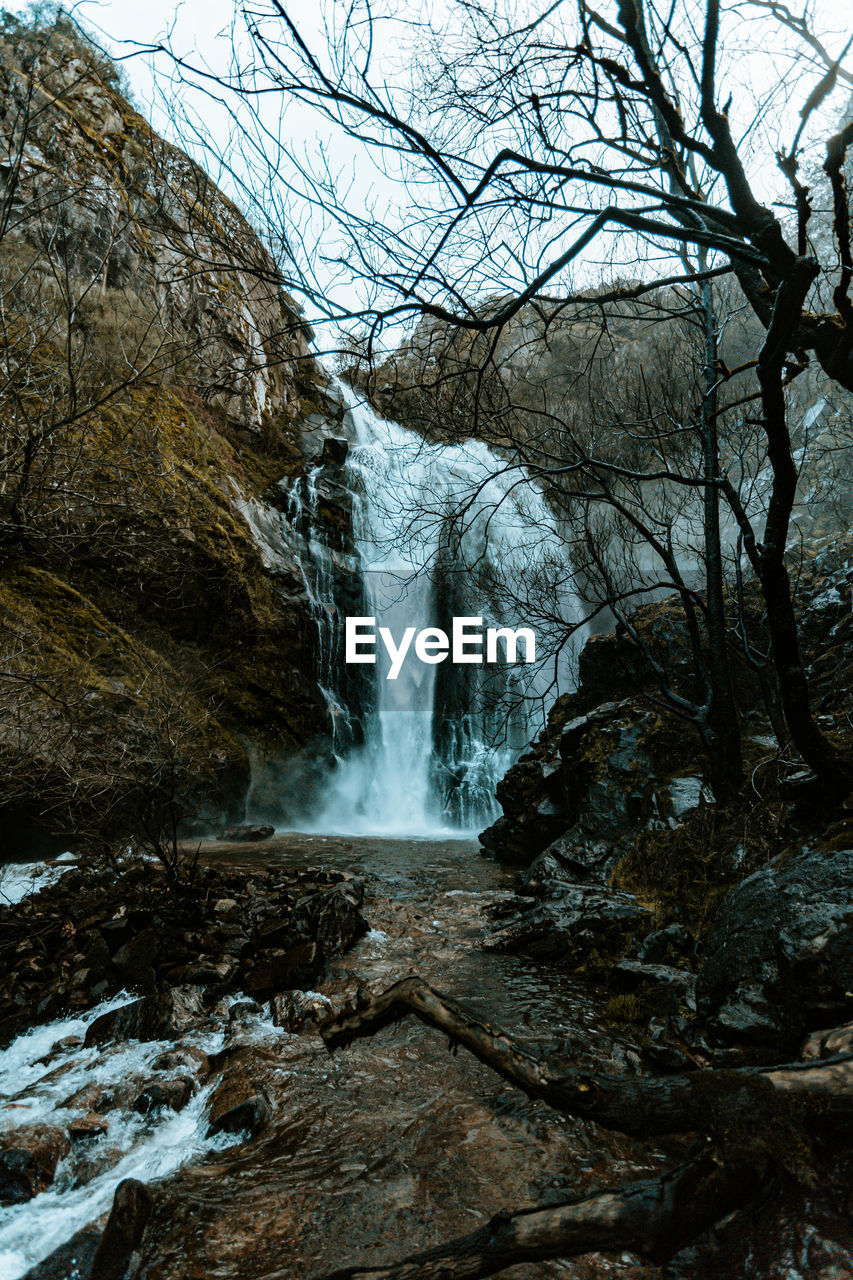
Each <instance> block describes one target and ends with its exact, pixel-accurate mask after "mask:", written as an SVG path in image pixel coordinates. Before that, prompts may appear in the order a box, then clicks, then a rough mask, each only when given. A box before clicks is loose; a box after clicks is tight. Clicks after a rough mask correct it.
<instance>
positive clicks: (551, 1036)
mask: <svg viewBox="0 0 853 1280" xmlns="http://www.w3.org/2000/svg"><path fill="white" fill-rule="evenodd" d="M204 856H205V858H206V859H207V860H209V861H211V862H215V863H228V864H229V865H231V866H235V867H237V866H250V865H255V866H257V865H258V863H261V864H263V865H283V866H293V867H305V866H309V865H325V866H329V867H336V868H341V869H344V870H348V871H352V872H354V873H356V874H357V875H358V876H360V877H361V878H363V879H364V880H365V883H366V887H367V896H366V900H365V905H364V914H365V916H366V917H367V919H368V920H369V922H370V924H371V926H372V928H371V931H370V933H369V934H368V935H367V936H366V937H365V938H363V939H362V940H361V941H360V942H359V943H358V944H357V945H356V946H355V947H354V948H353V950H351V951H350V952H349V953H348V954H347V955H345V956H344V957H342V958H341V959H339V960H337V961H335V962H334V963H333V964H332V965H331V966H330V967H329V969H328V970H327V972H326V974H324V979H323V981H322V983H321V984H318V993H319V994H320V995H322V996H325V997H327V998H329V999H331V1000H333V1001H336V1000H338V999H340V998H342V997H343V996H344V995H345V994H347V993H352V991H353V990H354V989H355V987H356V986H357V985H359V984H366V985H367V986H368V987H370V988H371V989H372V990H379V989H382V988H384V987H385V986H388V985H390V984H391V983H392V982H393V981H395V980H397V979H399V978H401V977H404V976H406V975H407V974H410V973H418V974H420V975H421V976H422V977H424V978H426V979H427V980H428V981H430V982H431V983H433V984H434V985H435V986H437V987H438V988H439V989H443V990H445V991H447V992H448V993H452V994H453V995H454V996H455V997H458V998H459V999H461V1000H463V1001H465V1002H467V1003H468V1004H469V1005H471V1006H472V1007H473V1008H474V1009H475V1010H476V1011H477V1012H478V1013H479V1014H481V1015H482V1016H483V1017H485V1018H487V1019H491V1020H494V1021H495V1022H498V1023H500V1024H501V1025H502V1026H503V1027H505V1028H506V1029H507V1030H508V1031H510V1032H511V1033H514V1034H516V1035H518V1036H520V1037H524V1038H525V1039H527V1040H528V1041H530V1042H533V1043H535V1044H536V1045H537V1046H541V1048H542V1049H543V1050H545V1051H550V1052H552V1053H554V1052H556V1053H561V1054H564V1055H567V1056H569V1055H570V1056H571V1058H572V1060H573V1061H574V1062H575V1063H577V1064H582V1065H588V1066H589V1067H597V1068H598V1069H602V1068H604V1069H606V1070H610V1071H615V1072H618V1071H631V1070H633V1066H634V1062H635V1061H636V1058H635V1055H633V1053H632V1051H631V1050H630V1049H628V1048H627V1047H626V1046H625V1045H624V1043H622V1042H621V1041H619V1039H618V1037H615V1036H614V1033H613V1032H612V1030H608V1029H606V1027H605V1017H604V1005H605V1002H606V993H604V992H603V991H601V990H597V989H595V988H593V987H591V986H590V985H589V984H587V983H585V982H580V981H578V980H577V979H575V978H573V977H571V976H569V975H566V974H561V973H559V972H557V971H555V970H554V969H552V968H549V967H547V966H542V965H540V964H538V963H536V962H534V961H530V960H526V959H524V958H520V957H514V956H507V955H501V954H498V953H494V952H490V951H487V950H485V949H483V947H482V945H481V942H482V937H483V929H484V927H487V926H488V923H489V921H488V917H487V915H486V914H485V913H486V911H487V909H488V908H489V907H490V906H491V905H493V904H495V903H498V902H500V901H501V899H504V898H506V897H507V896H509V895H510V894H511V892H512V884H513V879H514V877H513V873H512V872H510V871H507V870H506V869H504V868H501V867H499V866H498V865H496V864H495V863H492V862H489V861H487V860H486V859H484V858H482V857H481V856H479V853H478V847H477V846H476V845H475V844H474V843H473V842H472V841H470V840H463V839H455V840H445V839H442V840H429V839H423V840H398V839H380V838H368V837H358V838H356V837H349V838H344V837H322V836H314V835H310V836H309V835H282V834H279V835H277V836H275V837H274V838H273V839H271V840H269V841H267V842H265V843H264V844H262V845H258V846H245V847H238V846H233V845H231V846H218V845H216V844H210V845H209V846H207V847H206V850H205V854H204ZM119 999H120V998H119ZM231 1002H232V1003H233V1002H234V1000H233V998H232V1001H231ZM112 1003H113V1004H115V1003H116V1001H113V1002H112ZM102 1008H103V1006H102ZM100 1011H101V1010H100V1009H99V1010H98V1012H100ZM235 1012H236V1011H235ZM93 1016H94V1013H93V1012H92V1011H90V1012H89V1013H87V1014H85V1015H83V1016H82V1017H81V1018H78V1019H76V1020H74V1019H70V1020H68V1021H67V1022H65V1023H62V1024H52V1025H51V1026H49V1027H41V1028H39V1029H38V1030H37V1031H35V1032H33V1033H30V1036H29V1037H20V1038H19V1040H18V1041H16V1042H15V1043H14V1044H13V1045H12V1046H10V1048H9V1049H7V1050H6V1051H5V1053H3V1054H0V1094H3V1095H5V1100H4V1101H3V1102H0V1105H2V1107H3V1110H4V1112H5V1115H4V1122H8V1121H9V1119H10V1117H12V1116H14V1115H15V1109H16V1108H17V1110H18V1112H19V1115H18V1116H17V1117H16V1118H15V1120H14V1123H19V1122H29V1121H31V1120H37V1121H38V1122H39V1123H40V1124H45V1125H50V1124H51V1123H53V1124H59V1123H65V1122H67V1119H68V1115H69V1111H68V1109H67V1098H68V1095H74V1094H75V1091H77V1092H79V1091H80V1089H81V1088H82V1087H83V1085H84V1084H85V1083H86V1082H89V1083H94V1082H99V1083H100V1084H107V1085H110V1084H112V1085H113V1086H114V1087H115V1090H116V1096H115V1101H116V1107H117V1110H116V1111H115V1112H111V1111H110V1110H109V1108H108V1107H107V1108H106V1109H105V1110H104V1116H105V1119H106V1120H107V1121H108V1122H109V1130H108V1132H107V1133H105V1134H104V1135H103V1136H100V1137H97V1138H95V1140H94V1141H89V1142H86V1143H85V1144H82V1154H72V1155H71V1156H69V1157H68V1158H67V1160H66V1161H64V1162H63V1164H62V1166H61V1167H60V1172H59V1174H58V1176H57V1179H56V1181H55V1184H54V1186H53V1187H52V1188H51V1189H50V1190H48V1191H46V1192H43V1193H42V1194H41V1195H38V1196H36V1197H35V1198H34V1199H33V1200H31V1201H30V1202H29V1203H27V1204H24V1205H20V1206H11V1207H9V1208H5V1209H2V1210H0V1280H16V1277H19V1276H21V1275H23V1274H24V1273H25V1271H26V1269H27V1268H28V1267H29V1266H32V1265H33V1263H35V1262H37V1261H38V1260H39V1259H40V1258H42V1257H44V1256H46V1255H47V1254H48V1253H49V1252H50V1251H51V1249H53V1248H56V1246H57V1245H58V1244H59V1243H61V1242H62V1241H64V1240H66V1239H68V1238H69V1237H70V1236H71V1235H72V1234H73V1233H74V1232H75V1231H77V1230H79V1229H80V1228H81V1227H83V1226H85V1225H86V1224H87V1223H88V1222H91V1221H92V1220H93V1219H95V1218H97V1217H99V1216H100V1215H103V1213H104V1212H105V1211H106V1209H107V1208H108V1206H109V1202H110V1199H111V1196H112V1193H113V1191H114V1189H115V1186H116V1185H117V1183H118V1181H119V1180H120V1179H121V1178H122V1177H137V1178H140V1179H141V1180H144V1181H148V1180H158V1185H159V1187H160V1189H161V1193H162V1194H161V1195H160V1196H158V1204H157V1208H156V1209H155V1217H154V1220H153V1222H152V1224H151V1226H149V1229H148V1232H147V1233H146V1239H145V1244H144V1257H145V1266H144V1268H143V1270H142V1272H141V1274H142V1275H144V1276H145V1277H148V1278H149V1280H179V1278H180V1280H193V1278H198V1280H201V1278H202V1277H217V1276H218V1277H229V1280H236V1278H237V1277H239V1278H240V1280H256V1278H257V1280H260V1278H261V1277H266V1278H269V1280H271V1278H272V1277H279V1278H281V1280H285V1278H290V1277H296V1276H307V1277H314V1276H318V1277H319V1276H322V1275H324V1274H325V1273H327V1272H329V1271H332V1270H334V1269H335V1268H337V1267H342V1266H344V1265H347V1264H352V1263H355V1262H357V1261H361V1262H366V1261H368V1260H371V1261H373V1260H376V1261H378V1260H380V1259H381V1260H391V1259H393V1258H394V1257H398V1256H400V1255H403V1254H407V1253H410V1252H412V1251H414V1250H416V1249H421V1248H427V1247H429V1246H431V1245H433V1244H437V1243H439V1242H440V1241H441V1240H443V1239H446V1238H448V1237H452V1236H454V1235H458V1234H461V1233H465V1232H468V1231H471V1230H473V1229H475V1228H476V1227H477V1226H479V1225H481V1224H482V1223H483V1222H484V1221H485V1219H486V1218H487V1217H488V1216H490V1215H491V1214H493V1213H495V1212H497V1211H498V1210H500V1209H501V1208H507V1207H521V1206H523V1205H525V1204H531V1203H534V1202H537V1201H540V1202H541V1201H546V1202H547V1201H549V1200H558V1199H564V1198H566V1197H568V1196H572V1195H576V1194H581V1193H583V1192H585V1191H587V1190H592V1189H594V1188H597V1187H602V1186H606V1185H608V1184H613V1183H621V1182H624V1181H626V1180H629V1179H630V1178H632V1177H635V1176H643V1175H644V1174H645V1173H647V1172H649V1171H654V1170H659V1169H660V1167H661V1165H662V1163H664V1162H665V1157H664V1155H663V1154H662V1153H661V1152H660V1151H659V1150H657V1149H654V1148H651V1147H646V1146H644V1145H643V1144H641V1143H636V1142H630V1141H628V1140H627V1139H625V1138H624V1137H622V1136H619V1135H615V1134H608V1133H606V1132H605V1131H603V1130H600V1129H598V1128H596V1127H595V1126H593V1125H591V1124H586V1123H583V1122H579V1121H576V1120H569V1119H566V1118H563V1117H561V1116H559V1115H556V1114H554V1113H553V1112H551V1111H550V1110H549V1109H548V1108H546V1107H545V1106H544V1105H543V1104H541V1103H538V1102H532V1101H530V1100H528V1099H527V1098H525V1097H524V1096H523V1095H522V1094H520V1093H519V1092H518V1091H517V1090H514V1089H512V1088H511V1087H510V1086H509V1085H507V1084H505V1083H504V1082H503V1081H501V1080H500V1079H499V1078H498V1077H497V1076H495V1075H493V1074H492V1073H491V1072H489V1071H488V1070H487V1069H486V1068H485V1067H483V1066H481V1065H480V1064H479V1063H477V1062H476V1061H475V1060H474V1059H472V1058H471V1057H470V1056H469V1055H467V1054H466V1053H465V1052H464V1051H460V1052H459V1054H458V1056H454V1055H452V1054H450V1053H449V1052H448V1047H447V1043H446V1040H445V1039H444V1037H442V1036H440V1035H438V1034H437V1033H435V1032H434V1031H431V1030H430V1029H428V1028H426V1027H423V1026H422V1025H421V1024H419V1023H417V1022H415V1021H414V1020H407V1021H406V1022H404V1023H401V1024H400V1025H399V1026H398V1027H396V1028H391V1029H387V1030H384V1031H383V1032H381V1033H380V1034H379V1035H378V1036H376V1037H374V1038H372V1039H369V1040H364V1041H360V1042H358V1043H356V1044H355V1045H353V1046H352V1047H350V1048H348V1049H346V1050H342V1051H339V1052H338V1053H336V1054H335V1055H333V1056H330V1055H329V1054H328V1053H327V1051H326V1049H325V1047H324V1046H323V1044H322V1042H321V1041H320V1039H319V1037H318V1036H316V1035H315V1034H312V1033H308V1034H305V1035H302V1036H297V1035H292V1034H289V1033H287V1032H285V1031H283V1030H282V1029H280V1028H278V1027H275V1026H273V1024H272V1022H271V1021H270V1020H269V1018H268V1017H267V1016H266V1014H260V1015H258V1014H253V1015H249V1016H244V1017H242V1018H240V1019H238V1020H232V1021H229V1018H228V1009H227V1007H223V1008H221V1009H219V1010H217V1016H218V1017H219V1023H218V1024H216V1023H215V1021H214V1025H212V1027H211V1029H210V1031H209V1032H205V1033H204V1034H200V1033H195V1035H194V1037H187V1039H188V1040H190V1039H194V1040H195V1042H196V1044H197V1046H200V1047H203V1048H205V1049H206V1050H207V1051H208V1052H210V1051H214V1050H216V1049H218V1048H219V1047H221V1046H222V1045H227V1044H228V1043H229V1042H230V1043H233V1042H234V1038H235V1037H237V1042H238V1043H240V1044H243V1045H245V1046H246V1054H247V1055H248V1058H249V1060H250V1061H251V1069H252V1072H253V1075H254V1076H255V1078H259V1079H261V1080H262V1081H263V1083H264V1084H265V1086H266V1087H267V1089H268V1090H269V1091H270V1093H271V1095H272V1097H273V1100H274V1118H273V1121H272V1123H271V1125H270V1126H269V1128H268V1129H266V1130H265V1131H264V1132H263V1133H262V1134H261V1135H259V1136H258V1137H257V1138H255V1139H254V1140H253V1141H251V1142H243V1141H241V1140H240V1138H239V1136H238V1137H237V1138H235V1137H233V1136H231V1137H222V1136H220V1137H218V1138H216V1139H213V1140H210V1139H206V1138H205V1130H206V1124H205V1113H204V1112H205V1101H206V1096H207V1090H206V1089H202V1090H201V1091H200V1092H199V1093H197V1094H196V1095H195V1097H194V1098H193V1100H192V1101H191V1103H190V1105H189V1106H188V1107H187V1108H186V1109H185V1110H184V1111H183V1112H180V1113H178V1114H177V1115H175V1114H173V1113H170V1112H155V1113H153V1115H151V1116H147V1117H142V1116H138V1115H136V1114H134V1113H131V1114H130V1117H129V1118H128V1115H127V1111H126V1109H125V1111H123V1112H122V1111H120V1109H118V1108H120V1107H121V1105H122V1101H123V1100H124V1105H125V1108H126V1099H127V1096H129V1095H128V1087H129V1083H130V1086H131V1088H132V1082H133V1080H134V1078H135V1079H137V1082H138V1081H140V1080H142V1079H143V1078H144V1077H146V1076H147V1077H148V1078H150V1075H151V1070H152V1066H154V1065H155V1064H156V1061H157V1058H158V1056H159V1055H161V1054H162V1053H163V1052H164V1050H166V1049H168V1048H170V1046H169V1045H167V1044H164V1043H160V1044H144V1045H136V1044H133V1043H130V1044H124V1045H118V1046H114V1047H112V1048H109V1049H106V1050H102V1051H100V1052H99V1051H98V1050H93V1049H83V1048H81V1046H80V1044H79V1040H78V1043H77V1044H74V1043H73V1042H72V1043H69V1044H66V1045H64V1046H63V1045H61V1044H60V1045H57V1044H56V1042H57V1041H62V1040H64V1039H65V1038H66V1037H68V1036H72V1037H75V1033H76V1035H77V1036H79V1033H80V1031H81V1030H82V1029H83V1028H84V1026H85V1024H87V1023H88V1022H89V1021H91V1020H92V1018H93ZM4 1068H5V1071H4ZM13 1084H15V1085H16V1086H17V1087H16V1088H11V1086H12V1085H13ZM10 1094H14V1095H16V1096H10ZM63 1100H66V1107H65V1109H62V1108H60V1106H59V1103H60V1102H61V1101H63ZM108 1101H109V1099H108ZM83 1105H84V1106H85V1102H84V1104H83ZM75 1150H76V1148H75ZM506 1274H507V1275H510V1276H514V1277H518V1280H521V1278H522V1277H525V1278H526V1277H530V1278H531V1280H532V1277H539V1276H542V1277H544V1276H553V1275H557V1274H560V1275H563V1276H567V1277H573V1278H577V1280H591V1278H592V1277H600V1276H619V1277H625V1278H626V1280H627V1278H637V1280H638V1278H639V1277H651V1276H654V1275H656V1274H657V1273H656V1271H655V1270H654V1269H650V1268H648V1267H644V1266H642V1265H641V1264H639V1263H638V1262H636V1261H635V1260H632V1259H631V1258H630V1257H628V1256H626V1257H625V1258H622V1259H620V1258H618V1257H604V1256H602V1255H595V1256H593V1255H590V1256H588V1257H586V1258H582V1259H578V1260H575V1261H571V1262H566V1263H544V1264H538V1265H536V1266H526V1267H518V1268H514V1269H513V1270H512V1271H511V1272H507V1273H506Z"/></svg>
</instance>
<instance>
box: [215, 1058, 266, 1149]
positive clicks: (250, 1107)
mask: <svg viewBox="0 0 853 1280" xmlns="http://www.w3.org/2000/svg"><path fill="white" fill-rule="evenodd" d="M271 1117H272V1103H271V1101H270V1097H269V1094H268V1093H267V1091H266V1090H265V1089H264V1088H263V1086H262V1085H259V1084H257V1083H256V1082H255V1080H254V1079H253V1077H252V1073H251V1070H250V1067H249V1066H248V1065H247V1058H246V1054H245V1051H240V1052H238V1053H237V1054H235V1056H234V1057H233V1058H232V1059H231V1060H230V1061H229V1062H228V1063H227V1064H226V1066H225V1070H224V1073H223V1077H222V1079H221V1081H220V1082H219V1084H218V1085H217V1086H216V1088H215V1089H214V1091H213V1094H212V1096H211V1099H210V1107H209V1112H208V1126H207V1133H208V1137H213V1136H214V1135H215V1134H217V1133H245V1134H246V1135H247V1136H248V1137H250V1138H254V1137H255V1136H256V1135H257V1134H258V1133H260V1131H261V1130H262V1129H263V1128H265V1127H266V1125H267V1124H268V1123H269V1121H270V1119H271Z"/></svg>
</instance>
